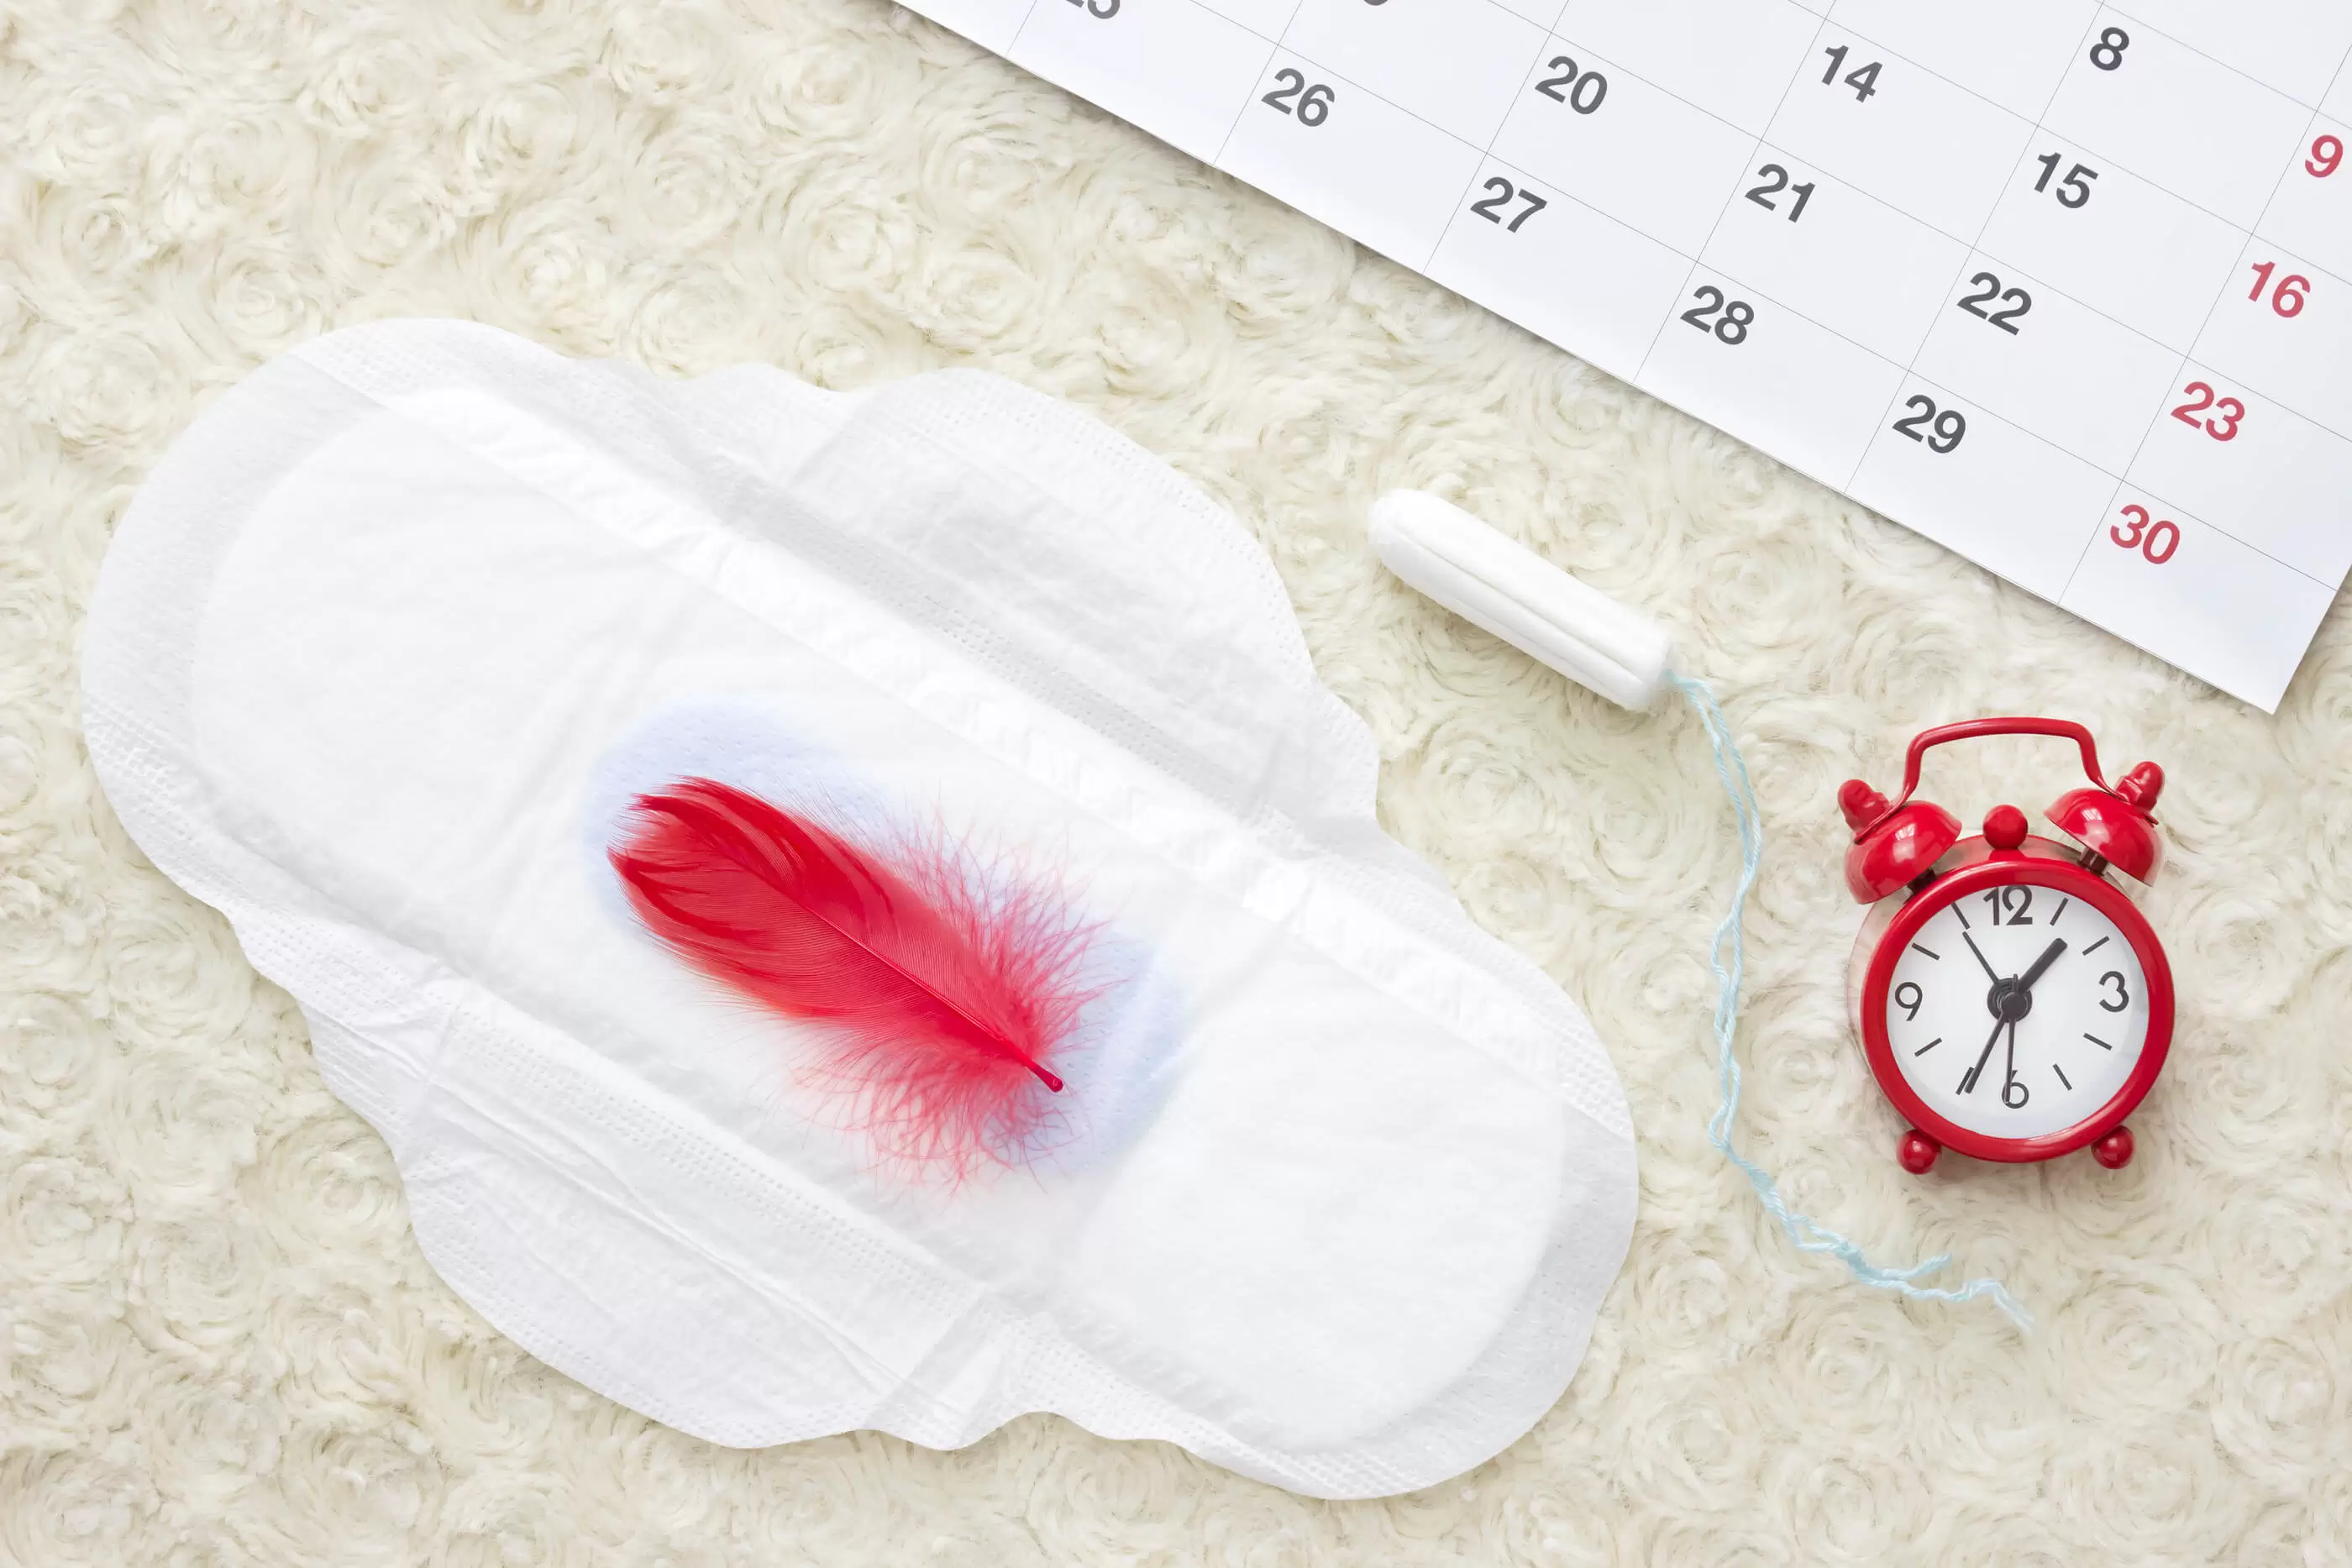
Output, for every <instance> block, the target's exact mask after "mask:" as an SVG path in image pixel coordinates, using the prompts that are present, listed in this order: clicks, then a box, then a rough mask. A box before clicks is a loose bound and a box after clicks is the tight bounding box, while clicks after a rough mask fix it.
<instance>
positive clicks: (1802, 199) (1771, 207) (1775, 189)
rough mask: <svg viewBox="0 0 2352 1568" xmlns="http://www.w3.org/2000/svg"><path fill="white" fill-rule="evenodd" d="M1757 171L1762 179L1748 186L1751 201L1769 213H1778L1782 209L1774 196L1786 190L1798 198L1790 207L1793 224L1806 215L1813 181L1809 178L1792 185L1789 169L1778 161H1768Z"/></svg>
mask: <svg viewBox="0 0 2352 1568" xmlns="http://www.w3.org/2000/svg"><path fill="white" fill-rule="evenodd" d="M1756 172H1757V173H1758V174H1759V175H1760V176H1761V179H1760V181H1759V183H1757V184H1754V185H1751V186H1749V187H1748V193H1747V194H1748V200H1749V201H1751V202H1753V203H1755V204H1757V205H1758V206H1759V207H1761V208H1763V209H1764V210H1765V211H1766V212H1768V213H1777V212H1779V211H1780V207H1779V206H1777V205H1776V204H1774V203H1773V201H1772V198H1773V197H1775V196H1777V195H1779V194H1780V193H1781V192H1783V191H1786V192H1788V193H1789V194H1790V195H1792V196H1794V197H1796V198H1797V199H1796V201H1795V203H1794V204H1791V205H1790V208H1789V221H1790V223H1792V224H1793V223H1795V222H1796V221H1797V220H1798V219H1799V218H1801V217H1803V216H1804V215H1805V204H1806V203H1807V202H1810V201H1811V200H1812V199H1813V182H1812V181H1811V180H1808V181H1806V182H1805V183H1803V184H1801V185H1791V184H1790V183H1789V171H1787V170H1786V169H1783V168H1781V167H1780V165H1779V164H1778V163H1767V164H1765V165H1764V166H1763V167H1762V168H1760V169H1759V170H1757V171H1756Z"/></svg>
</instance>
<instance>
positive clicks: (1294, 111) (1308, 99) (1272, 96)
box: [1258, 66, 1339, 126]
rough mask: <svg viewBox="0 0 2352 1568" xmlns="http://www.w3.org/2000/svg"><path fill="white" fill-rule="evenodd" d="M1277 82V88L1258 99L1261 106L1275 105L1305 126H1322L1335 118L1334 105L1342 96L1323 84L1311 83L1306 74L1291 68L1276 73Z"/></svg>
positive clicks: (1286, 67) (1287, 67)
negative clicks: (1333, 114)
mask: <svg viewBox="0 0 2352 1568" xmlns="http://www.w3.org/2000/svg"><path fill="white" fill-rule="evenodd" d="M1274 79H1275V81H1276V84H1277V85H1276V88H1275V89H1274V90H1273V91H1272V92H1270V93H1267V94H1266V95H1265V97H1263V98H1261V99H1258V101H1259V102H1260V103H1266V104H1272V105H1273V106H1274V107H1275V108H1276V109H1278V110H1282V112H1283V113H1285V114H1288V115H1295V116H1297V120H1298V123H1299V124H1301V125H1306V126H1316V125H1320V124H1322V123H1323V122H1324V121H1325V120H1328V119H1330V118H1331V105H1332V103H1333V101H1334V100H1335V99H1337V98H1338V96H1339V95H1338V94H1337V93H1334V92H1333V91H1332V90H1331V89H1329V88H1328V87H1325V86H1324V85H1323V84H1322V83H1321V82H1312V83H1310V82H1309V81H1308V80H1307V77H1306V74H1305V73H1304V72H1302V71H1299V70H1297V69H1296V68H1292V67H1290V66H1285V67H1283V68H1281V69H1280V70H1278V71H1276V72H1275V73H1274Z"/></svg>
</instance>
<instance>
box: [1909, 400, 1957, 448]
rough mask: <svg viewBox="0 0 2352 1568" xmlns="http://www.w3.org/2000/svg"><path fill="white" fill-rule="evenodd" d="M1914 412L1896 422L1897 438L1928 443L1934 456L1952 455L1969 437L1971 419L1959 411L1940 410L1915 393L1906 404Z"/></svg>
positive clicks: (1934, 403) (1934, 401)
mask: <svg viewBox="0 0 2352 1568" xmlns="http://www.w3.org/2000/svg"><path fill="white" fill-rule="evenodd" d="M1903 406H1904V407H1905V408H1907V409H1909V410H1910V411H1911V412H1910V413H1907V414H1905V415H1904V416H1903V417H1902V418H1901V419H1898V420H1896V421H1895V434H1897V435H1907V436H1909V437H1910V438H1911V439H1912V440H1914V441H1918V442H1924V443H1925V444H1927V450H1928V451H1930V452H1934V453H1938V454H1940V453H1945V452H1949V451H1951V450H1952V449H1953V448H1954V447H1956V446H1958V444H1960V441H1961V438H1962V437H1964V436H1966V435H1967V434H1968V433H1969V416H1968V415H1967V414H1964V413H1961V412H1960V411H1959V410H1958V409H1956V408H1943V409H1939V408H1937V406H1936V400H1935V399H1934V398H1931V397H1929V396H1927V394H1926V393H1924V392H1915V393H1913V394H1912V395H1911V396H1909V397H1906V398H1905V399H1904V400H1903Z"/></svg>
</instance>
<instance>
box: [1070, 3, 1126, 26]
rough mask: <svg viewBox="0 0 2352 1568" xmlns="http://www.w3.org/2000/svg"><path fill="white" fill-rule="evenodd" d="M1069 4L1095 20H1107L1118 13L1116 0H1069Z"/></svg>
mask: <svg viewBox="0 0 2352 1568" xmlns="http://www.w3.org/2000/svg"><path fill="white" fill-rule="evenodd" d="M1070 4H1071V5H1076V7H1077V8H1078V9H1079V10H1081V11H1084V12H1085V13H1086V14H1087V16H1092V17H1094V18H1095V19H1097V21H1103V22H1108V21H1109V20H1110V19H1111V18H1112V17H1113V16H1118V0H1070Z"/></svg>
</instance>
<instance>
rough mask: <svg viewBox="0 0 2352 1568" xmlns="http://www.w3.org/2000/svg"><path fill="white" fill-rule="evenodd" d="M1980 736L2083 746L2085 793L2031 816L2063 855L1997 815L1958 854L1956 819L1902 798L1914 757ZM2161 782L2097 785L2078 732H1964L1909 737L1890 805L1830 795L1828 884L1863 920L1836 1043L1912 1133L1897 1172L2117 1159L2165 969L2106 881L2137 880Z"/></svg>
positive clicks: (2152, 1037)
mask: <svg viewBox="0 0 2352 1568" xmlns="http://www.w3.org/2000/svg"><path fill="white" fill-rule="evenodd" d="M1986 735H2051V736H2063V737H2065V738H2067V739H2070V740H2072V741H2074V743H2075V744H2076V745H2077V746H2079V747H2082V751H2083V771H2084V773H2086V774H2088V775H2089V776H2090V779H2091V784H2092V786H2093V787H2092V788H2089V789H2071V790H2068V791H2067V792H2066V793H2065V794H2063V795H2062V796H2060V797H2059V798H2058V800H2057V803H2056V804H2054V805H2053V806H2052V807H2051V808H2050V810H2049V811H2048V812H2047V813H2046V815H2047V817H2048V819H2049V821H2051V822H2052V823H2053V824H2054V825H2055V826H2056V827H2057V828H2058V829H2059V830H2060V831H2062V832H2063V834H2064V835H2065V837H2066V838H2067V839H2068V840H2069V841H2070V842H2068V843H2060V842H2056V841H2052V840H2049V839H2042V838H2035V837H2032V836H2031V835H2029V834H2028V833H2027V831H2026V821H2025V813H2024V812H2022V811H2021V810H2018V809H2017V808H2016V807H2014V806H1996V807H1995V808H1993V810H1991V811H1990V812H1989V813H1987V814H1986V816H1985V820H1984V832H1983V835H1982V836H1981V837H1978V838H1971V839H1965V840H1964V839H1962V838H1961V837H1960V823H1959V819H1958V818H1957V817H1955V816H1953V815H1952V814H1951V813H1950V812H1949V811H1947V810H1944V809H1943V808H1942V807H1941V806H1938V805H1936V804H1934V803H1933V802H1931V801H1927V800H1913V799H1912V798H1911V795H1912V791H1913V790H1915V789H1917V788H1918V787H1919V762H1920V758H1922V757H1924V756H1925V755H1926V754H1927V749H1928V748H1929V747H1935V746H1941V745H1942V744H1943V743H1944V742H1946V741H1948V740H1966V739H1970V738H1973V737H1978V736H1986ZM2163 787H2164V772H2163V770H2162V769H2161V768H2158V767H2157V765H2156V764H2155V763H2153V762H2143V763H2141V764H2140V765H2139V766H2138V767H2137V768H2133V769H2132V770H2131V771H2130V772H2128V773H2126V774H2125V775H2124V776H2123V778H2122V779H2119V780H2117V781H2116V784H2115V785H2114V786H2113V787H2110V786H2109V785H2108V784H2107V782H2106V780H2105V779H2102V778H2101V777H2100V776H2099V757H2098V751H2097V749H2096V747H2095V746H2094V745H2093V744H2092V740H2091V734H2090V731H2088V730H2086V729H2084V727H2082V726H2081V725H2079V724H2069V723H2066V722H2065V721H2063V720H2061V719H2050V718H1980V719H1971V720H1969V722H1967V723H1965V724H1948V725H1943V726H1941V727H1937V728H1935V729H1929V730H1925V731H1922V732H1921V733H1920V734H1919V735H1918V736H1916V737H1914V738H1913V740H1912V742H1911V750H1910V754H1909V756H1908V758H1906V761H1905V764H1904V771H1903V794H1902V797H1901V799H1899V800H1895V802H1894V803H1893V804H1891V805H1890V804H1888V802H1887V800H1886V797H1885V796H1884V795H1881V794H1880V793H1879V792H1878V791H1877V790H1875V789H1872V788H1871V787H1870V786H1869V785H1868V784H1865V783H1864V782H1863V781H1862V780H1861V779H1848V780H1847V781H1846V783H1845V785H1844V787H1843V788H1842V789H1839V791H1838V805H1839V806H1840V807H1841V808H1842V809H1843V810H1844V812H1845V820H1846V823H1847V825H1848V826H1849V827H1851V828H1853V848H1852V849H1851V850H1849V851H1848V852H1846V858H1845V880H1846V885H1847V886H1848V887H1849V888H1851V889H1853V895H1854V897H1855V898H1856V899H1857V900H1859V901H1860V902H1862V903H1864V904H1871V905H1873V906H1874V907H1873V908H1872V910H1871V912H1870V914H1869V915H1868V916H1867V917H1866V918H1865V919H1864V922H1863V926H1862V932H1861V935H1860V936H1857V937H1856V938H1855V940H1854V946H1853V963H1852V966H1851V967H1850V968H1849V971H1848V976H1849V987H1848V990H1849V995H1850V998H1851V1003H1852V1006H1853V1020H1854V1029H1855V1031H1856V1032H1857V1033H1858V1034H1859V1035H1860V1036H1861V1038H1862V1042H1863V1049H1864V1051H1865V1052H1867V1054H1868V1056H1869V1059H1870V1071H1872V1072H1873V1073H1874V1074H1875V1075H1876V1077H1877V1079H1878V1086H1879V1088H1880V1089H1882V1090H1884V1091H1885V1094H1886V1097H1887V1098H1888V1099H1889V1100H1891V1101H1893V1102H1894V1103H1895V1109H1896V1110H1897V1111H1899V1112H1901V1113H1903V1115H1904V1117H1905V1119H1906V1120H1907V1121H1908V1122H1909V1123H1910V1124H1911V1126H1912V1129H1913V1130H1912V1131H1910V1132H1907V1133H1906V1134H1904V1135H1903V1138H1902V1142H1901V1144H1900V1145H1899V1147H1898V1150H1897V1155H1898V1157H1899V1158H1900V1159H1901V1161H1902V1163H1903V1166H1904V1168H1905V1169H1906V1170H1909V1171H1912V1172H1914V1173H1920V1172H1925V1171H1926V1170H1927V1168H1928V1167H1929V1166H1933V1165H1934V1164H1935V1163H1936V1156H1937V1155H1939V1154H1941V1153H1942V1152H1943V1151H1944V1150H1945V1149H1948V1148H1950V1149H1958V1151H1959V1152H1960V1153H1962V1154H1964V1155H1974V1156H1975V1157H1976V1158H1978V1159H1980V1160H2006V1161H2011V1162H2019V1161H2025V1160H2046V1159H2052V1158H2054V1157H2055V1156H2057V1155H2063V1154H2070V1153H2072V1152H2073V1151H2074V1150H2076V1149H2079V1148H2082V1147H2083V1146H2084V1145H2090V1148H2091V1153H2092V1155H2093V1156H2094V1157H2095V1158H2096V1159H2097V1160H2098V1162H2099V1163H2100V1164H2101V1165H2103V1166H2107V1167H2108V1168H2109V1169H2114V1168H2116V1167H2117V1166H2122V1165H2124V1164H2125V1163H2126V1162H2127V1161H2128V1160H2129V1159H2130V1158H2131V1156H2132V1135H2131V1130H2130V1129H2129V1128H2127V1127H2126V1126H2125V1125H2124V1118H2125V1117H2126V1116H2128V1115H2130V1114H2131V1113H2132V1112H2133V1110H2134V1109H2135V1108H2136V1107H2137V1105H2138V1104H2139V1103H2140V1100H2141V1098H2142V1097H2143V1096H2145V1095H2146V1094H2147V1092H2148V1090H2149V1088H2150V1087H2152V1086H2153V1085H2154V1084H2155V1082H2156V1076H2157V1074H2158V1072H2159V1071H2162V1070H2163V1068H2164V1058H2165V1053H2166V1052H2167V1051H2169V1050H2170V1049H2171V1045H2172V966H2171V965H2170V964H2169V963H2168V962H2167V961H2166V959H2165V956H2164V947H2163V945H2162V944H2161V943H2159V942H2158V941H2157V939H2156V932H2155V931H2154V930H2153V929H2152V928H2150V926H2149V925H2148V923H2147V918H2146V917H2145V916H2143V915H2141V914H2140V912H2139V908H2138V906H2137V904H2134V903H2133V901H2132V897H2131V895H2130V894H2127V893H2126V891H2125V889H2124V887H2123V886H2122V885H2120V884H2119V883H2118V882H2117V881H2116V877H2115V875H2114V873H2122V875H2123V876H2126V877H2128V878H2130V879H2131V881H2132V882H2133V883H2137V884H2139V885H2142V886H2145V885H2146V884H2147V883H2150V882H2152V881H2153V880H2154V879H2155V877H2156V873H2157V868H2158V866H2159V865H2160V864H2161V863H2162V862H2163V859H2164V841H2163V840H2162V839H2161V838H2160V837H2158V833H2157V827H2156V817H2155V815H2154V814H2153V812H2152V810H2151V808H2152V807H2154V806H2155V804H2156V798H2157V795H2158V791H2160V790H2161V789H2163Z"/></svg>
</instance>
